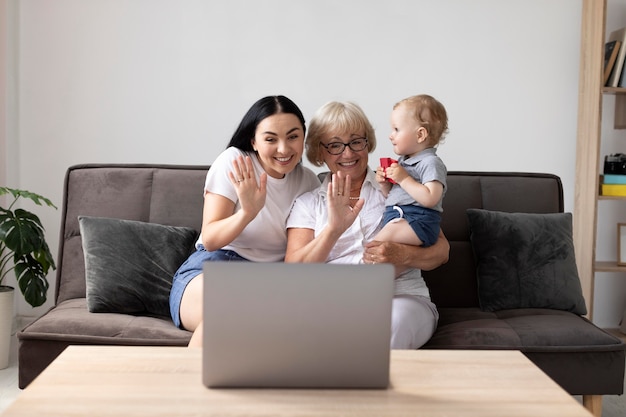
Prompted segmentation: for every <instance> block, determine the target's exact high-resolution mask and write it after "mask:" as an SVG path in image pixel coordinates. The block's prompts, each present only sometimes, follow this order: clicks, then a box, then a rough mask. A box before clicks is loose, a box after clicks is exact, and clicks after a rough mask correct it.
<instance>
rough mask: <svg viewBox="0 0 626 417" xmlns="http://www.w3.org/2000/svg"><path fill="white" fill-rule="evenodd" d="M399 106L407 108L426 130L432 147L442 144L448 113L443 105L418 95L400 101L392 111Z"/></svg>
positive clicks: (430, 97) (423, 95) (432, 98)
mask: <svg viewBox="0 0 626 417" xmlns="http://www.w3.org/2000/svg"><path fill="white" fill-rule="evenodd" d="M400 105H405V106H407V109H408V110H409V112H410V113H411V114H412V115H413V117H414V118H415V120H416V121H417V122H418V123H419V124H420V126H423V127H424V128H425V129H426V131H427V132H428V137H429V140H430V141H431V143H432V144H433V146H434V145H438V144H439V143H441V142H443V140H444V138H445V136H446V134H447V133H448V113H447V112H446V108H445V107H444V106H443V104H441V103H440V102H439V101H437V100H436V99H435V98H434V97H432V96H429V95H428V94H419V95H416V96H411V97H407V98H405V99H403V100H400V101H399V102H397V103H396V104H395V105H394V106H393V108H394V110H395V109H396V108H397V107H398V106H400Z"/></svg>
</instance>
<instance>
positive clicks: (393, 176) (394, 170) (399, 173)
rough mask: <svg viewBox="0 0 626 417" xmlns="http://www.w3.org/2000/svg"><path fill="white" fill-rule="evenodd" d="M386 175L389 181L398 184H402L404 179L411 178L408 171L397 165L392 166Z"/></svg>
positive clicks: (386, 171)
mask: <svg viewBox="0 0 626 417" xmlns="http://www.w3.org/2000/svg"><path fill="white" fill-rule="evenodd" d="M385 175H386V177H387V179H388V180H390V181H391V182H395V183H396V184H400V183H401V182H402V180H403V179H405V178H406V177H408V176H409V174H407V172H406V170H405V169H404V168H402V166H400V165H398V164H397V163H393V164H391V166H390V167H389V168H387V169H386V170H385Z"/></svg>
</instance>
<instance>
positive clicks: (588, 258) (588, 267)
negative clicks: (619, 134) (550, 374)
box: [574, 0, 626, 319]
mask: <svg viewBox="0 0 626 417" xmlns="http://www.w3.org/2000/svg"><path fill="white" fill-rule="evenodd" d="M582 7H583V10H582V22H581V44H580V78H579V83H578V131H577V137H576V187H575V195H574V247H575V250H576V260H577V263H578V273H579V275H580V281H581V285H582V289H583V296H584V297H585V301H586V303H587V310H588V311H589V313H588V317H589V319H593V297H594V286H595V273H596V272H620V273H626V267H625V266H619V265H617V262H607V261H601V262H598V261H596V237H597V222H598V201H600V200H614V201H618V200H622V201H626V197H614V196H601V195H599V185H600V175H599V173H600V143H601V141H602V99H603V96H604V95H605V94H610V95H615V115H614V128H615V129H626V88H615V87H604V86H603V84H602V75H603V74H602V73H603V65H604V43H605V34H606V9H607V1H606V0H583V4H582Z"/></svg>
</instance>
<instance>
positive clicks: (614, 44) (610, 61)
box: [602, 41, 622, 85]
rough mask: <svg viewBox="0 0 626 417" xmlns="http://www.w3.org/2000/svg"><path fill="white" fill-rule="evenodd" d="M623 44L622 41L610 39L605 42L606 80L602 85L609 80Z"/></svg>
mask: <svg viewBox="0 0 626 417" xmlns="http://www.w3.org/2000/svg"><path fill="white" fill-rule="evenodd" d="M621 44H622V42H621V41H609V42H607V43H605V44H604V80H603V81H602V85H606V83H607V82H608V81H609V77H610V76H611V72H612V70H613V67H614V66H615V60H616V59H617V54H618V53H619V48H620V46H621Z"/></svg>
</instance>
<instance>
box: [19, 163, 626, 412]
mask: <svg viewBox="0 0 626 417" xmlns="http://www.w3.org/2000/svg"><path fill="white" fill-rule="evenodd" d="M208 169H209V166H178V165H176V166H175V165H146V164H133V165H131V164H89V165H76V166H72V167H70V168H69V169H68V171H67V174H66V177H65V184H64V197H63V202H62V206H63V208H62V223H61V230H60V240H59V252H58V260H57V270H56V288H55V291H54V306H53V307H52V308H51V309H50V310H49V311H47V312H46V313H45V314H43V315H42V316H41V317H39V318H37V319H36V320H34V321H33V322H32V323H30V324H29V325H27V326H26V327H25V328H23V329H22V330H20V331H19V332H18V334H17V337H18V343H19V344H18V360H19V386H20V387H21V388H24V387H26V386H27V385H28V384H29V383H30V382H31V381H32V380H33V379H34V378H36V377H37V375H38V374H39V373H40V372H42V371H43V370H44V369H45V368H46V366H47V365H48V364H50V363H51V362H52V361H53V360H54V359H55V358H56V357H57V356H58V355H59V354H60V353H61V352H62V351H63V350H64V349H65V348H66V347H67V346H68V345H73V344H83V345H94V344H95V345H127V346H136V345H162V346H185V345H186V344H187V342H188V341H189V338H190V336H191V334H190V333H189V332H187V331H184V330H181V329H178V328H176V327H175V326H174V325H173V324H172V321H171V319H169V317H168V316H167V313H168V306H167V304H163V302H164V301H163V298H164V297H165V298H166V297H167V291H168V288H169V287H168V285H170V282H168V279H169V278H168V276H167V275H168V274H167V272H166V273H164V274H162V275H163V276H162V277H161V278H160V281H162V282H159V283H158V285H157V284H156V283H152V282H151V283H150V284H149V285H148V286H147V287H146V288H144V289H143V290H142V291H143V292H144V293H143V294H142V295H140V296H139V298H141V297H143V301H140V302H139V303H138V304H139V305H138V306H137V308H136V309H135V310H133V309H126V307H128V306H129V305H131V304H133V303H134V302H135V301H136V299H134V298H132V297H131V298H128V300H126V301H124V300H125V297H126V296H127V295H128V294H130V293H131V292H132V290H130V289H126V288H124V287H119V286H118V287H116V285H118V284H117V283H118V282H119V281H124V280H126V277H123V276H119V271H120V270H121V271H124V268H126V267H127V266H126V262H129V260H128V259H127V258H133V259H137V258H140V257H141V256H140V255H138V254H136V253H134V252H133V251H135V248H133V245H135V246H138V245H141V243H138V242H140V241H148V242H149V245H148V246H151V247H152V246H156V248H157V252H156V253H158V254H159V256H156V257H165V256H161V252H159V251H168V250H169V249H168V246H167V245H168V243H167V242H161V243H154V242H156V240H157V239H158V238H159V236H163V235H167V236H170V235H172V236H174V237H175V238H176V239H180V241H179V242H186V243H185V244H184V245H183V244H179V243H177V244H175V245H172V244H171V242H170V244H169V247H170V248H171V247H183V252H180V253H178V254H177V255H176V256H177V257H178V258H177V260H176V261H175V263H174V264H173V265H169V266H166V267H162V266H159V268H160V269H161V270H164V271H165V270H167V269H168V268H169V269H171V268H175V266H176V262H180V259H183V258H184V257H186V255H187V253H188V251H191V250H193V241H194V240H195V238H196V236H197V231H198V229H199V227H200V224H201V216H202V204H203V201H202V192H201V190H202V187H203V183H204V179H205V175H206V172H207V170H208ZM563 210H564V206H563V189H562V184H561V181H560V179H559V178H558V177H556V176H554V175H550V174H536V173H499V172H454V171H452V172H449V173H448V190H447V193H446V197H445V200H444V213H443V218H442V229H443V231H444V233H445V234H446V237H447V238H448V240H449V242H450V256H449V261H448V262H447V263H446V264H444V265H442V266H441V267H439V268H437V269H435V270H433V271H424V277H425V279H426V281H427V283H428V286H429V288H430V290H431V296H432V299H433V301H434V303H435V304H436V305H437V307H438V309H439V313H440V320H439V324H438V327H437V330H436V332H435V334H434V336H433V337H432V339H431V340H430V341H429V342H428V343H427V344H426V345H425V346H424V348H425V349H515V350H520V351H521V352H523V353H524V354H525V355H526V356H527V357H528V358H529V359H530V360H531V361H532V362H533V363H535V364H536V365H537V366H538V367H539V368H540V369H542V370H543V371H544V372H545V373H546V374H547V375H549V376H550V377H551V378H552V379H553V380H554V381H556V382H557V383H558V384H559V385H560V386H561V387H563V388H564V389H565V390H566V391H567V392H569V393H570V394H572V395H583V399H584V402H585V404H586V406H587V407H588V408H593V409H595V410H597V409H598V407H599V404H601V396H602V395H605V394H622V393H623V383H624V365H625V345H624V344H623V343H622V342H621V341H620V340H619V339H618V338H616V337H614V336H612V335H611V334H609V333H607V332H605V331H603V330H602V329H600V328H598V327H596V326H595V325H594V324H592V323H591V322H590V321H588V320H587V319H586V318H585V317H584V315H585V313H586V309H585V305H584V300H583V299H582V295H581V292H580V281H579V280H578V275H577V271H576V265H575V259H574V258H573V244H572V239H571V215H569V214H568V213H563ZM507 216H508V217H507ZM520 216H521V217H520ZM94 219H95V220H94ZM111 219H122V220H111ZM111 221H117V223H113V224H112V223H110V222H111ZM518 221H519V222H521V223H519V224H521V225H522V227H519V225H518V226H515V223H516V222H518ZM103 222H104V223H103ZM107 222H109V223H107ZM554 224H556V228H555V229H553V228H552V225H554ZM120 225H123V226H124V227H126V226H128V227H130V229H121V228H120V227H121V226H120ZM136 227H139V228H140V229H135V228H136ZM145 227H151V228H158V227H161V228H162V229H158V230H157V231H156V232H155V233H153V229H149V230H148V231H147V232H146V233H147V234H144V231H145ZM137 230H140V232H138V231H137ZM81 233H82V234H81ZM150 233H153V234H152V235H150ZM135 235H136V236H137V238H136V239H135V238H133V236H135ZM503 239H504V240H503ZM104 241H107V242H109V243H110V246H109V247H107V248H105V249H103V248H102V245H103V242H104ZM143 244H145V242H144V243H143ZM185 245H187V246H189V247H187V246H185ZM533 245H534V246H533ZM527 247H538V248H539V249H535V251H534V252H530V253H526V252H528V251H526V250H525V248H527ZM544 248H547V249H546V250H543V249H544ZM116 250H117V251H118V252H110V251H116ZM98 251H100V252H98ZM107 251H109V252H107ZM120 251H121V252H120ZM498 251H499V254H498ZM542 252H547V254H546V253H542ZM102 253H105V254H106V256H108V258H107V257H106V256H100V258H103V259H98V256H99V255H98V254H100V255H102ZM494 253H495V255H494ZM520 254H523V256H527V257H528V258H527V260H525V259H522V260H521V264H520V259H518V260H517V261H516V262H517V264H512V263H511V262H504V263H503V262H502V259H505V258H508V257H511V256H513V257H515V256H518V257H519V256H521V255H520ZM112 256H113V258H112ZM546 256H547V257H548V258H549V262H542V264H541V265H539V266H536V267H533V268H530V269H531V271H530V272H528V271H524V272H523V273H522V272H520V271H521V270H522V269H524V270H526V269H529V268H526V264H533V263H534V262H535V260H536V259H544V258H546ZM144 258H150V259H152V258H155V254H152V255H147V256H144ZM554 259H556V260H554ZM98 262H99V263H98ZM86 265H88V267H86ZM511 265H513V266H511ZM520 265H521V266H520ZM133 267H134V266H129V267H128V268H133ZM141 267H142V268H145V265H141ZM98 268H99V269H98ZM116 269H117V270H118V272H117V273H118V275H113V276H112V277H107V280H106V281H105V282H102V281H103V278H102V277H101V276H100V275H98V274H95V273H94V272H93V270H98V271H100V273H101V274H104V275H107V274H112V273H113V272H112V271H114V270H116ZM511 269H512V271H511ZM537 271H539V272H538V273H536V272H537ZM158 272H159V271H157V272H155V274H156V275H158ZM499 274H501V275H503V276H504V275H506V276H507V277H508V276H514V277H515V279H517V280H518V282H516V283H514V284H511V283H510V282H504V283H503V280H501V279H500V276H499ZM533 274H534V276H532V277H531V278H528V277H529V276H531V275H533ZM122 275H123V274H122ZM129 275H130V274H129ZM133 275H140V273H139V274H133ZM520 277H521V278H520ZM97 279H99V280H100V281H98V280H97ZM507 279H508V278H507ZM526 279H528V282H530V284H528V285H526V284H525V282H526V281H524V280H526ZM490 280H491V281H490ZM94 282H95V284H94ZM544 282H548V283H549V285H548V287H545V286H544ZM112 283H113V284H112ZM520 283H522V284H524V285H520ZM109 284H112V285H113V287H112V288H108V289H105V288H104V287H106V286H107V285H109ZM511 285H513V287H511ZM515 285H517V287H515ZM105 291H109V294H108V296H109V300H106V297H100V298H104V301H103V300H102V299H97V297H96V296H97V295H98V296H99V295H100V294H98V292H105ZM528 292H530V293H531V295H528ZM129 297H130V296H129ZM151 297H152V298H154V299H156V298H160V302H161V304H160V305H151V304H150V303H151V301H154V300H150V298H151ZM146 298H148V300H147V301H146ZM120 300H122V302H121V301H120ZM107 303H109V304H107ZM111 303H113V304H111ZM115 303H117V304H115ZM165 303H166V301H165ZM529 401H532V399H529Z"/></svg>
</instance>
